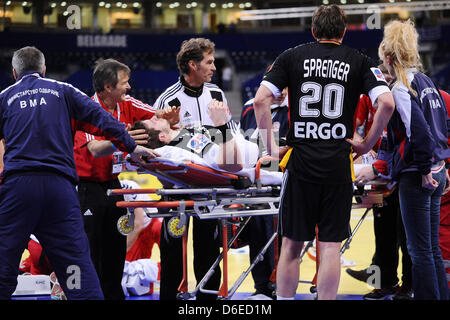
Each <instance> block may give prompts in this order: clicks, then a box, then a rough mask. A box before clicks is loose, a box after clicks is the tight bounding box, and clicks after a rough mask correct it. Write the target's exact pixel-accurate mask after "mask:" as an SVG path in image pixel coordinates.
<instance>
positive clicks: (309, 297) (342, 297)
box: [13, 292, 363, 300]
mask: <svg viewBox="0 0 450 320" xmlns="http://www.w3.org/2000/svg"><path fill="white" fill-rule="evenodd" d="M250 295H251V293H244V292H236V293H235V294H234V295H233V296H232V297H231V299H229V300H245V298H247V297H249V296H250ZM314 297H315V295H313V294H303V293H302V294H296V295H295V300H314ZM13 300H51V298H50V296H48V295H41V296H15V297H13ZM126 300H159V293H158V292H154V293H153V294H151V295H144V296H131V297H127V298H126ZM337 300H363V298H362V296H361V295H351V294H348V295H342V294H341V295H338V296H337Z"/></svg>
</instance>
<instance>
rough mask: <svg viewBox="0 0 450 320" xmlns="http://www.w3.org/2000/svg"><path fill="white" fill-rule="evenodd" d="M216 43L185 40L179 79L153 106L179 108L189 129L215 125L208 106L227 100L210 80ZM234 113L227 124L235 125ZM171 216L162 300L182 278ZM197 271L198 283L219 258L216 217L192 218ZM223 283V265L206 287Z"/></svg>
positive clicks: (163, 241) (163, 259)
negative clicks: (221, 270) (233, 121)
mask: <svg viewBox="0 0 450 320" xmlns="http://www.w3.org/2000/svg"><path fill="white" fill-rule="evenodd" d="M214 47H215V45H214V43H213V42H211V41H210V40H208V39H204V38H192V39H189V40H186V41H184V42H183V43H182V45H181V49H180V51H179V52H178V54H177V66H178V69H179V71H180V79H179V81H177V82H176V83H175V84H173V85H172V86H170V87H169V88H167V89H166V90H165V91H164V92H163V93H162V94H161V95H160V96H159V97H158V99H157V100H156V102H155V104H154V106H155V107H156V108H158V109H164V108H167V107H168V106H174V107H180V113H179V115H180V124H179V125H182V126H184V127H186V128H194V127H199V126H202V125H203V126H214V123H213V121H212V119H211V118H210V116H209V112H208V108H209V105H210V103H211V100H212V99H215V100H218V101H221V102H224V103H225V104H227V100H226V98H225V95H224V93H223V91H222V90H221V89H220V88H219V87H217V86H216V85H214V84H212V83H210V81H211V78H212V76H213V74H214V71H216V67H215V65H214ZM230 120H231V114H229V116H228V119H227V126H228V127H232V126H233V124H232V122H230ZM167 222H168V219H167V218H166V219H165V220H164V225H163V230H162V232H161V283H160V299H161V300H171V299H176V294H177V292H178V286H179V284H180V282H181V280H182V276H183V272H182V271H183V270H182V250H181V239H174V238H172V237H171V236H170V235H169V234H168V233H167V228H166V225H167ZM193 225H194V229H193V237H194V238H193V242H194V243H193V246H194V272H195V278H196V279H197V281H198V282H199V281H200V280H201V279H202V278H203V277H204V275H205V274H206V272H207V271H208V269H209V268H210V267H211V266H212V265H213V263H214V261H215V260H216V258H217V257H218V255H219V253H220V250H219V239H218V234H219V232H218V224H217V221H215V220H199V219H198V218H194V219H193ZM219 285H220V267H217V268H216V269H215V272H214V275H213V276H212V277H211V279H210V280H209V281H208V282H207V284H206V286H205V288H206V289H210V290H218V289H219ZM216 298H217V295H215V294H207V293H202V292H199V293H198V294H197V299H198V300H202V299H212V300H215V299H216Z"/></svg>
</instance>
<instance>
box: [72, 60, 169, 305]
mask: <svg viewBox="0 0 450 320" xmlns="http://www.w3.org/2000/svg"><path fill="white" fill-rule="evenodd" d="M130 74H131V71H130V68H129V67H128V66H127V65H125V64H123V63H121V62H119V61H116V60H114V59H106V60H99V61H98V62H97V64H96V66H95V69H94V73H93V81H94V89H95V94H94V96H93V97H92V99H93V100H94V101H96V102H97V103H99V104H100V106H101V107H102V108H103V109H104V110H105V111H107V112H109V113H110V114H111V115H112V117H114V118H115V119H117V120H118V121H119V122H121V123H124V124H125V125H127V126H131V125H132V124H133V123H134V122H135V121H137V120H145V119H150V118H152V117H153V115H154V114H155V112H156V110H155V109H154V108H152V107H151V106H149V105H147V104H145V103H143V102H141V101H139V100H137V99H135V98H133V97H131V96H129V95H127V94H126V92H127V90H129V89H130V85H129V83H128V80H129V79H130ZM159 114H162V111H160V112H159ZM139 133H140V132H139V131H130V135H131V136H132V137H133V138H134V139H135V140H136V143H138V144H139V143H142V141H145V138H146V136H145V135H141V134H139ZM116 149H117V148H116V147H115V145H114V144H113V143H112V142H111V141H109V139H108V138H107V137H103V136H94V135H91V134H89V133H86V132H84V131H81V130H80V131H77V132H76V135H75V146H74V153H75V164H76V169H77V172H78V175H79V177H80V183H79V185H78V195H79V199H80V205H81V214H82V216H83V222H84V227H85V231H86V233H87V235H88V239H89V244H90V248H91V257H92V261H93V262H94V265H95V269H96V270H97V273H98V275H99V278H100V283H101V286H102V289H103V292H104V295H105V299H106V300H117V299H124V298H125V296H124V294H123V290H122V286H121V280H122V273H123V267H124V261H125V255H126V237H124V236H123V235H121V234H120V233H119V232H118V230H117V220H118V219H119V218H120V217H121V216H123V215H125V214H126V212H127V211H126V209H125V208H118V207H117V206H116V202H117V201H123V196H108V195H107V194H106V191H107V190H108V189H120V188H121V186H120V182H119V179H118V175H119V173H120V172H121V169H122V166H121V165H120V163H119V164H117V165H113V159H120V158H122V157H123V156H124V154H123V152H122V151H120V150H116Z"/></svg>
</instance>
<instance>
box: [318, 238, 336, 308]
mask: <svg viewBox="0 0 450 320" xmlns="http://www.w3.org/2000/svg"><path fill="white" fill-rule="evenodd" d="M340 247H341V243H340V242H320V241H319V251H320V264H319V272H318V274H317V298H318V299H319V300H335V299H336V295H337V291H338V287H339V280H340V277H341V256H340V252H339V250H340Z"/></svg>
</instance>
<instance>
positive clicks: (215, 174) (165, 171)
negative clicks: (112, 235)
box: [107, 157, 281, 300]
mask: <svg viewBox="0 0 450 320" xmlns="http://www.w3.org/2000/svg"><path fill="white" fill-rule="evenodd" d="M274 160H278V159H275V158H272V157H263V158H261V159H260V160H259V161H258V163H257V165H256V168H255V183H254V184H252V185H250V186H248V187H244V188H235V187H233V186H232V182H233V181H234V182H235V181H238V180H239V179H243V178H242V177H241V176H237V175H234V174H229V173H225V172H221V171H217V170H214V169H211V168H208V167H205V166H201V165H197V164H194V163H191V162H178V161H173V160H170V159H163V158H157V159H150V160H148V161H147V163H145V164H142V163H140V164H138V165H139V169H138V173H149V174H152V175H154V176H156V177H157V178H158V179H159V180H160V181H161V182H162V183H163V185H164V184H169V185H172V186H176V187H178V188H183V189H173V188H170V189H166V188H160V189H137V190H136V189H111V190H108V192H107V193H108V195H119V194H122V195H124V194H140V193H143V194H149V193H150V194H156V195H159V196H161V198H162V201H119V202H117V206H118V207H123V208H127V209H128V210H129V213H128V215H127V223H126V224H127V225H129V224H132V223H133V221H134V209H135V208H168V209H171V210H172V212H168V213H159V212H158V213H147V215H148V216H149V217H151V218H153V217H172V219H173V218H177V220H176V228H177V229H182V228H184V226H185V225H186V224H187V221H188V219H189V217H190V216H196V217H198V218H199V219H218V220H219V222H220V225H221V228H222V251H221V253H220V254H219V256H218V257H217V259H216V260H215V262H214V263H213V265H212V266H211V267H210V269H209V270H208V271H207V272H206V274H205V275H204V277H203V278H202V279H201V280H200V281H199V282H198V284H197V285H196V287H195V289H194V290H193V291H189V290H188V270H187V239H188V234H187V232H183V234H182V251H183V278H182V281H181V283H180V285H179V287H178V291H179V293H178V295H177V298H178V299H180V300H187V299H192V298H194V297H195V296H196V294H197V293H198V292H203V293H209V294H217V296H218V299H223V300H226V299H230V298H231V297H232V296H233V294H234V293H235V292H236V291H237V289H238V288H239V286H240V285H241V284H242V283H243V281H244V280H245V278H246V277H247V276H248V274H249V273H250V272H251V270H252V269H253V268H254V266H255V265H256V264H257V263H258V262H259V261H261V260H262V259H263V256H264V254H265V252H266V251H267V250H268V249H269V247H270V245H271V244H272V243H273V242H274V241H276V238H277V233H276V232H274V234H273V235H272V236H271V238H270V239H269V241H268V242H267V243H266V244H265V245H264V247H263V248H262V249H261V250H260V252H259V253H258V254H257V255H256V257H255V258H254V259H253V261H251V263H250V266H249V267H248V268H247V269H246V270H245V271H244V272H243V273H242V274H241V275H240V276H239V277H238V279H237V280H236V281H235V283H234V284H233V285H232V286H231V287H229V286H228V251H229V248H230V247H231V246H232V244H233V243H234V242H235V241H236V240H237V239H238V237H239V235H240V234H241V232H242V231H243V229H244V228H245V227H246V225H247V224H248V222H249V220H250V219H251V218H252V217H253V216H265V215H272V216H276V215H277V214H278V207H277V205H276V204H277V203H278V202H279V200H280V197H279V193H280V191H281V190H280V189H281V186H262V184H261V180H260V169H261V165H262V164H263V163H264V162H266V161H274ZM134 165H137V163H134ZM192 171H194V172H197V173H201V174H202V175H207V176H208V178H209V179H211V178H214V179H215V180H216V181H215V183H214V185H216V184H218V185H220V186H219V187H213V188H211V187H209V188H207V187H205V186H204V185H207V184H211V182H210V181H211V180H208V179H206V178H204V179H203V181H198V180H197V181H189V182H188V181H186V180H184V179H183V178H182V177H181V176H180V175H186V174H187V173H188V172H191V173H192ZM205 181H209V183H204V182H205ZM202 182H203V183H202ZM199 185H200V186H199ZM179 196H189V198H190V199H191V200H170V199H171V198H172V197H179ZM256 204H266V205H268V208H264V209H246V210H242V206H244V207H246V206H252V205H256ZM236 217H239V218H245V219H244V221H243V222H242V223H241V225H240V226H239V228H238V229H237V231H236V233H235V234H234V236H233V237H232V238H231V239H228V232H227V225H228V220H229V219H230V218H236ZM220 262H222V283H221V285H220V289H219V290H208V289H205V288H204V286H205V285H206V283H207V282H208V281H209V279H210V278H211V277H212V275H213V274H214V272H215V268H216V267H217V266H218V265H219V264H220Z"/></svg>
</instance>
